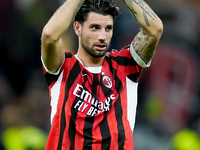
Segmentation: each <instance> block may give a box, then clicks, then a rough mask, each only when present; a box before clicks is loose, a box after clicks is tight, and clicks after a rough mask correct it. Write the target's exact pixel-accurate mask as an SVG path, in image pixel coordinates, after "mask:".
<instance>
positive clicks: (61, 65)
mask: <svg viewBox="0 0 200 150" xmlns="http://www.w3.org/2000/svg"><path fill="white" fill-rule="evenodd" d="M123 2H124V3H125V5H126V6H127V7H128V9H129V10H130V11H131V13H132V14H133V16H134V17H135V19H136V21H137V22H138V23H139V25H140V26H141V30H140V32H139V33H138V34H137V35H136V36H135V38H134V40H133V42H132V43H130V46H126V47H125V48H123V49H121V50H120V51H117V50H115V51H111V52H107V50H108V48H109V45H110V41H111V38H112V35H113V24H114V21H115V19H116V18H117V17H118V15H119V8H118V7H117V6H116V4H115V3H114V2H113V1H111V0H67V1H66V2H65V3H64V4H63V5H62V6H61V7H60V8H59V9H58V10H57V11H56V12H55V13H54V15H53V16H52V17H51V19H50V20H49V21H48V23H47V24H46V26H45V27H44V29H43V32H42V46H41V53H42V62H43V69H44V74H45V77H46V80H47V82H48V85H49V90H50V98H51V123H52V125H51V130H50V133H49V138H48V141H47V145H46V150H83V149H84V150H108V149H110V150H117V149H123V150H133V149H134V148H133V140H132V132H133V128H134V123H135V113H136V105H137V85H138V80H139V77H140V74H141V71H142V69H143V68H144V67H148V66H149V65H150V62H151V59H152V57H153V55H154V53H155V49H156V46H157V44H158V41H159V39H160V37H161V34H162V31H163V25H162V22H161V20H160V19H159V18H158V16H157V15H156V14H155V13H154V12H153V11H152V10H151V8H150V7H149V6H148V5H147V4H146V3H145V2H144V1H143V0H123ZM74 17H75V22H74V24H73V27H74V31H75V33H76V35H77V36H78V43H79V46H78V51H77V54H75V55H74V54H72V53H70V52H69V51H66V50H64V48H63V47H64V43H63V40H62V34H63V33H64V32H65V31H66V30H67V29H68V28H69V26H70V23H71V21H72V19H73V18H74ZM126 32H128V31H126Z"/></svg>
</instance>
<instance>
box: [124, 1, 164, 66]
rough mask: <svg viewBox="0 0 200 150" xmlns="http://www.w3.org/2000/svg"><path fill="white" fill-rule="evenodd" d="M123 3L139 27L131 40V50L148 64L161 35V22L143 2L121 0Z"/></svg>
mask: <svg viewBox="0 0 200 150" xmlns="http://www.w3.org/2000/svg"><path fill="white" fill-rule="evenodd" d="M123 2H124V3H125V5H126V6H127V7H128V8H129V10H130V11H131V13H132V15H133V16H134V17H135V19H136V21H137V22H138V24H139V25H140V27H141V30H140V32H139V33H138V34H137V35H136V36H135V38H134V39H133V42H132V44H133V49H134V50H135V51H136V53H137V54H138V55H139V56H140V58H141V59H142V60H143V61H144V62H145V63H148V62H149V61H150V60H151V59H152V57H153V56H154V54H155V51H156V47H157V45H158V42H159V40H160V38H161V35H162V33H163V24H162V21H161V20H160V18H159V17H158V16H157V15H156V14H155V12H154V11H153V10H152V9H151V8H150V7H149V5H148V4H147V3H146V2H144V1H143V0H123Z"/></svg>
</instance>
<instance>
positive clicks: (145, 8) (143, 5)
mask: <svg viewBox="0 0 200 150" xmlns="http://www.w3.org/2000/svg"><path fill="white" fill-rule="evenodd" d="M133 2H135V3H136V4H137V5H138V6H139V7H140V8H141V9H142V10H143V11H144V12H145V13H146V14H147V15H148V16H149V17H150V18H151V19H153V20H156V19H157V18H158V17H157V15H156V14H155V13H154V12H153V11H152V10H151V8H150V7H149V5H148V4H146V3H145V2H144V1H143V0H133Z"/></svg>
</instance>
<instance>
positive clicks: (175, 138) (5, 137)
mask: <svg viewBox="0 0 200 150" xmlns="http://www.w3.org/2000/svg"><path fill="white" fill-rule="evenodd" d="M63 1H64V0H6V1H1V2H0V52H1V53H0V135H1V141H0V150H42V149H44V146H45V142H46V138H47V135H48V132H49V129H50V108H49V95H48V87H47V83H46V82H45V79H44V76H43V72H42V65H41V61H40V36H41V32H42V28H43V26H44V25H45V24H46V22H47V21H48V19H49V18H50V17H51V15H52V14H53V12H54V11H55V10H56V9H57V8H58V7H59V6H60V5H61V4H62V3H63ZM115 1H116V3H117V4H118V6H120V8H121V12H122V14H121V16H120V18H119V19H118V20H117V22H116V25H115V27H114V37H113V41H112V43H111V48H114V49H120V48H121V47H123V46H125V45H126V44H129V43H130V42H131V40H132V39H133V37H134V35H135V34H136V33H137V32H138V30H139V26H138V25H137V23H136V22H135V21H134V19H133V17H132V16H131V15H130V13H129V12H128V11H127V8H126V7H125V5H124V4H123V3H122V2H121V0H115ZM146 2H147V3H148V4H149V5H150V6H151V7H152V9H153V10H154V11H155V12H156V13H157V14H158V16H159V17H160V18H161V20H162V21H163V24H164V33H163V36H162V39H161V41H160V43H159V46H158V48H157V52H156V55H155V57H154V59H153V61H152V64H151V67H150V68H148V69H145V70H144V71H143V74H142V76H141V80H140V84H139V100H138V107H137V118H136V126H135V129H134V138H133V140H134V143H135V150H200V139H199V135H200V78H199V73H200V65H199V58H200V27H199V24H200V11H199V10H200V1H199V0H146ZM66 33H67V34H65V35H64V36H63V37H64V39H65V40H66V48H67V49H69V50H71V51H72V52H76V49H77V39H76V36H75V34H74V33H73V30H72V27H70V30H69V31H67V32H66ZM74 41H75V42H74Z"/></svg>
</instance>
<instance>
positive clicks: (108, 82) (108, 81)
mask: <svg viewBox="0 0 200 150" xmlns="http://www.w3.org/2000/svg"><path fill="white" fill-rule="evenodd" d="M102 82H103V84H104V85H105V86H106V87H107V88H109V89H110V88H112V85H113V84H112V80H111V79H110V78H109V77H108V76H103V77H102Z"/></svg>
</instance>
